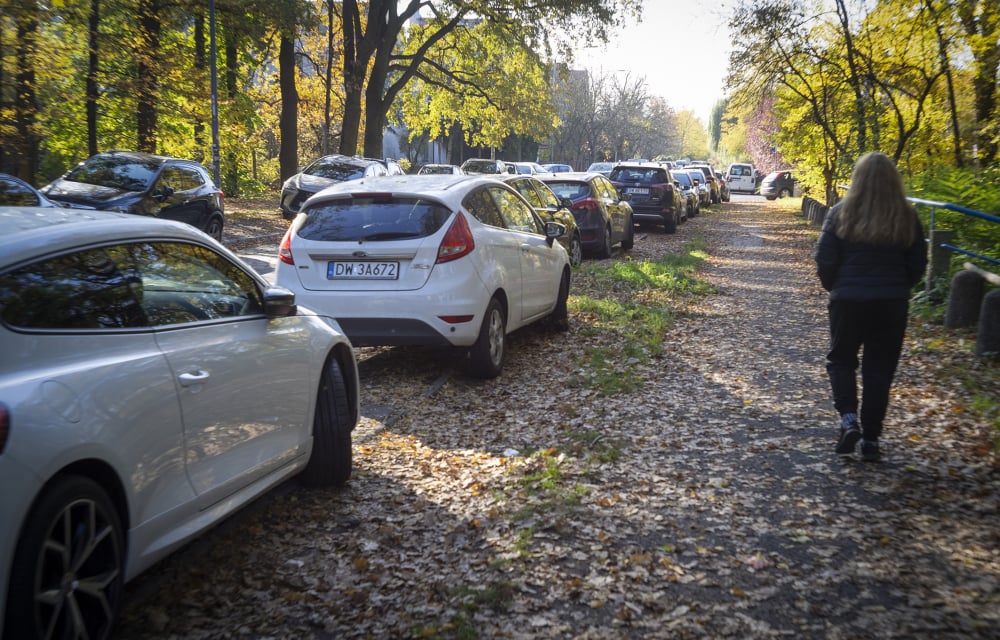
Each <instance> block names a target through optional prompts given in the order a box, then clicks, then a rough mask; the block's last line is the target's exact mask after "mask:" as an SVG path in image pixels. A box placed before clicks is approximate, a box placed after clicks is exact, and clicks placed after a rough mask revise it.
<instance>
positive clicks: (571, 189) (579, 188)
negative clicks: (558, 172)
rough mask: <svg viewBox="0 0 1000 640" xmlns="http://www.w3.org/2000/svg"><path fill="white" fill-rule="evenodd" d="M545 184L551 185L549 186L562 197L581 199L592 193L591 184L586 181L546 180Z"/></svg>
mask: <svg viewBox="0 0 1000 640" xmlns="http://www.w3.org/2000/svg"><path fill="white" fill-rule="evenodd" d="M545 184H547V185H549V188H550V189H552V191H553V192H554V193H555V194H556V195H557V196H558V197H560V198H569V199H570V200H579V199H580V198H586V197H588V196H589V195H590V185H589V184H587V183H586V182H579V181H572V180H566V181H558V182H549V181H548V180H546V181H545Z"/></svg>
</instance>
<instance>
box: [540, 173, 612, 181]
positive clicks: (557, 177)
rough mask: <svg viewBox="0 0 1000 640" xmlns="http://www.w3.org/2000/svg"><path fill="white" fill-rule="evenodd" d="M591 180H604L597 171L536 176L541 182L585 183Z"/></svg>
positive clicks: (601, 174)
mask: <svg viewBox="0 0 1000 640" xmlns="http://www.w3.org/2000/svg"><path fill="white" fill-rule="evenodd" d="M593 178H606V176H605V175H604V174H603V173H598V172H597V171H563V172H560V173H552V174H549V173H547V174H545V175H543V176H538V179H539V180H541V181H542V182H566V181H567V180H579V181H587V180H591V179H593Z"/></svg>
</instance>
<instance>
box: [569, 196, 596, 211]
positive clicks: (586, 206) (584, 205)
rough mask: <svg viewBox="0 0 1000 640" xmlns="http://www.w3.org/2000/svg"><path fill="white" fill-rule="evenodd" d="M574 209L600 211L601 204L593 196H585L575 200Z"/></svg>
mask: <svg viewBox="0 0 1000 640" xmlns="http://www.w3.org/2000/svg"><path fill="white" fill-rule="evenodd" d="M573 209H574V210H576V211H600V210H601V204H600V203H599V202H598V201H597V200H594V199H593V198H584V199H583V200H578V201H576V202H574V203H573Z"/></svg>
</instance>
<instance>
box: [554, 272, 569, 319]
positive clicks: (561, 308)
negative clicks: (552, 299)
mask: <svg viewBox="0 0 1000 640" xmlns="http://www.w3.org/2000/svg"><path fill="white" fill-rule="evenodd" d="M549 326H550V327H552V329H554V330H556V331H569V271H563V275H562V280H560V281H559V296H558V297H557V298H556V306H555V308H554V309H553V310H552V313H551V314H549Z"/></svg>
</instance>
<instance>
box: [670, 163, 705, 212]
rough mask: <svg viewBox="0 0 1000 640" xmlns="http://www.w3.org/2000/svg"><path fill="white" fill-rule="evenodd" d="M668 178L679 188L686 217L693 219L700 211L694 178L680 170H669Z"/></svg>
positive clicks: (699, 200)
mask: <svg viewBox="0 0 1000 640" xmlns="http://www.w3.org/2000/svg"><path fill="white" fill-rule="evenodd" d="M670 177H671V178H673V179H674V181H675V182H676V183H677V184H679V185H680V186H681V196H683V197H684V208H685V210H686V211H687V217H688V218H693V217H695V216H696V215H698V213H699V212H700V211H701V193H699V191H698V185H697V184H695V182H694V178H692V177H691V174H690V173H688V172H687V171H681V170H680V169H671V170H670Z"/></svg>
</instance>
